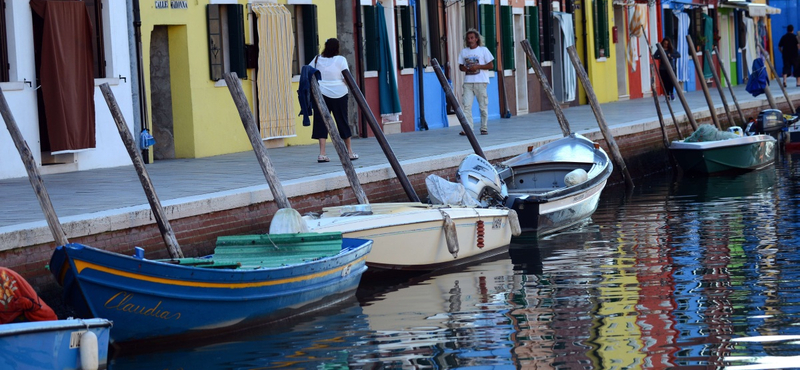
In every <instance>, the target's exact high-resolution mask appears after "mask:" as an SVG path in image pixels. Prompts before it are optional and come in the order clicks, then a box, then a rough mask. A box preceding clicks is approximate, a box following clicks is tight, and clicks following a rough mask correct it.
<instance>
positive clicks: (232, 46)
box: [228, 5, 247, 79]
mask: <svg viewBox="0 0 800 370" xmlns="http://www.w3.org/2000/svg"><path fill="white" fill-rule="evenodd" d="M244 48H245V45H244V6H242V5H228V51H229V52H230V56H229V57H230V63H231V66H230V67H231V68H230V71H231V72H236V75H237V76H239V78H242V79H246V78H247V59H246V57H245V50H244Z"/></svg>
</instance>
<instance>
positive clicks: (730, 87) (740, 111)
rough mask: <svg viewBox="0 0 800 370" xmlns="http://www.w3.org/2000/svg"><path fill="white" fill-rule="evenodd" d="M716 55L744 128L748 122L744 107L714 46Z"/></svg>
mask: <svg viewBox="0 0 800 370" xmlns="http://www.w3.org/2000/svg"><path fill="white" fill-rule="evenodd" d="M714 55H716V56H717V63H719V70H720V72H722V77H724V78H725V84H727V85H728V91H730V93H731V98H733V104H734V105H736V111H738V112H739V119H741V120H742V123H741V124H742V126H744V125H747V120H746V119H745V118H744V113H742V107H740V106H739V99H736V94H734V93H733V86H731V80H730V79H729V78H728V71H727V70H726V69H725V64H723V63H722V59H720V58H719V50H717V47H716V46H714Z"/></svg>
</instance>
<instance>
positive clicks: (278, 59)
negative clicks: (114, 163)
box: [139, 0, 336, 159]
mask: <svg viewBox="0 0 800 370" xmlns="http://www.w3.org/2000/svg"><path fill="white" fill-rule="evenodd" d="M139 7H140V9H139V10H140V13H141V43H142V50H141V60H142V63H141V65H142V70H143V74H144V86H145V90H144V91H145V93H144V99H145V102H146V103H145V106H146V107H147V117H148V126H149V127H150V128H151V132H152V134H153V136H154V137H155V138H156V145H155V146H154V147H153V148H152V150H151V153H150V155H151V156H152V157H153V158H155V159H168V158H197V157H207V156H213V155H219V154H227V153H234V152H241V151H247V150H251V146H250V142H249V140H248V138H247V135H246V133H245V131H244V129H243V127H242V123H241V120H240V118H239V114H238V111H237V110H236V107H235V105H234V103H233V99H232V98H231V94H230V92H229V90H228V87H227V85H226V83H225V80H224V79H223V75H224V74H225V73H227V72H236V73H237V75H238V76H239V79H240V81H241V84H242V88H243V89H244V92H245V95H246V96H247V98H248V101H249V102H250V106H251V109H252V110H253V112H254V115H255V117H256V121H257V123H258V124H259V128H260V131H261V136H262V139H264V141H265V143H266V144H267V145H268V146H273V147H274V146H283V145H293V144H310V143H312V140H311V139H310V137H311V129H310V127H304V126H302V119H301V118H300V117H298V116H297V113H298V112H299V110H300V109H299V104H298V102H297V93H296V91H297V85H298V80H299V76H298V75H299V71H300V67H301V66H302V65H305V64H307V63H308V61H307V59H310V58H313V56H315V55H316V54H317V53H319V45H320V43H321V42H320V40H325V39H327V38H329V37H336V18H335V17H330V16H326V17H317V14H336V12H335V2H333V1H326V0H313V1H302V0H301V1H297V0H282V1H273V2H271V3H268V4H258V5H254V4H251V3H248V1H245V0H238V1H237V0H205V1H203V0H201V1H196V0H195V1H153V2H141V3H140V5H139Z"/></svg>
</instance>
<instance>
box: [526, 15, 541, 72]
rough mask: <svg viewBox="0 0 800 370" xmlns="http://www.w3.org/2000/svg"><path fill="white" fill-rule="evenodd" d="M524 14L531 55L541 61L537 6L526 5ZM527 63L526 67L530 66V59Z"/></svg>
mask: <svg viewBox="0 0 800 370" xmlns="http://www.w3.org/2000/svg"><path fill="white" fill-rule="evenodd" d="M525 14H526V16H527V17H528V19H527V20H526V22H525V28H526V30H525V35H526V37H527V38H528V42H529V43H530V44H531V49H533V55H535V56H536V59H538V60H540V61H541V60H542V55H541V54H540V53H539V42H540V41H539V7H536V6H526V7H525ZM527 65H528V68H531V67H532V65H531V62H530V61H529V62H528V64H527Z"/></svg>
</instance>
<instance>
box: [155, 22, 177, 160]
mask: <svg viewBox="0 0 800 370" xmlns="http://www.w3.org/2000/svg"><path fill="white" fill-rule="evenodd" d="M169 65H170V63H169V27H168V26H154V27H153V32H152V33H151V35H150V106H151V109H152V118H153V121H152V122H153V123H152V126H151V131H152V132H151V134H152V135H153V137H154V138H155V139H156V144H155V145H154V146H153V147H152V150H153V158H154V159H156V160H158V159H173V158H175V134H174V132H175V130H174V125H173V122H174V121H173V115H172V84H171V83H170V70H169Z"/></svg>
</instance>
